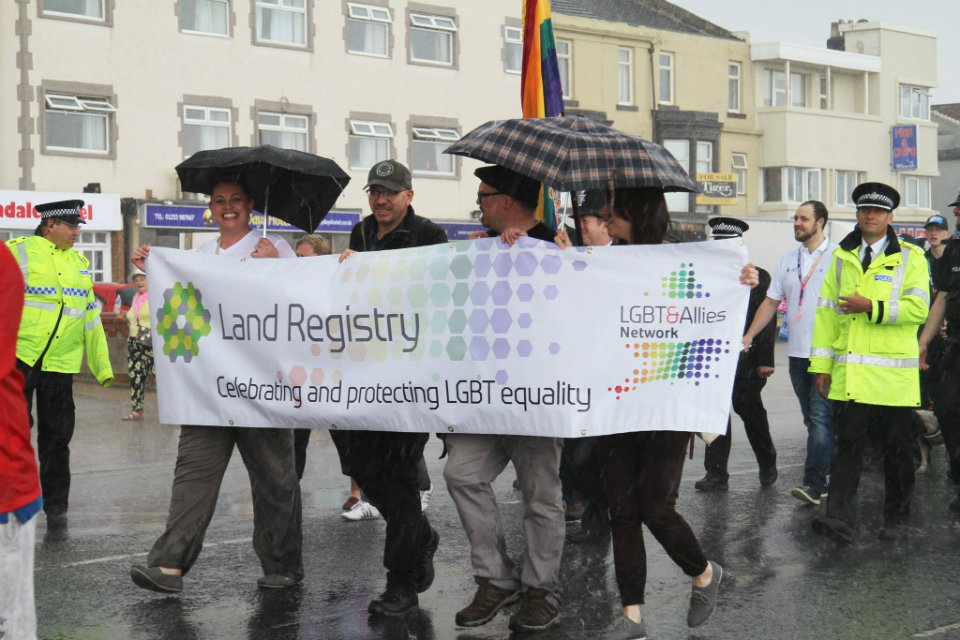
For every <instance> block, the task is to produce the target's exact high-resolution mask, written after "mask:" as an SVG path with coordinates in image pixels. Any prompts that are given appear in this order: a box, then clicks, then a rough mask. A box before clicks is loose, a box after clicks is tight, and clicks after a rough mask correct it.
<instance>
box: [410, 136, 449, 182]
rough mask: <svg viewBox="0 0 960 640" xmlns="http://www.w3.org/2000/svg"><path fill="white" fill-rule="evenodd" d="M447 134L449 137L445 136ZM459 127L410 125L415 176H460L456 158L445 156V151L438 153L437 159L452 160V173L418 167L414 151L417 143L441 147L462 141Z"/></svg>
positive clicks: (412, 164)
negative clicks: (445, 158)
mask: <svg viewBox="0 0 960 640" xmlns="http://www.w3.org/2000/svg"><path fill="white" fill-rule="evenodd" d="M444 134H447V135H444ZM460 136H461V134H460V131H459V127H454V126H446V125H441V124H427V123H417V124H413V123H411V125H410V171H411V173H413V174H414V175H420V176H427V177H433V178H455V177H457V174H458V164H457V160H456V157H455V156H452V155H449V154H447V155H446V156H444V155H443V151H442V150H441V151H440V152H438V153H437V157H438V158H440V157H447V158H449V159H450V171H440V170H430V169H420V168H418V167H417V166H416V163H415V160H416V155H415V153H414V150H415V148H416V145H417V143H420V144H430V145H434V146H439V145H443V144H446V146H450V144H452V143H454V142H456V141H457V140H459V139H460Z"/></svg>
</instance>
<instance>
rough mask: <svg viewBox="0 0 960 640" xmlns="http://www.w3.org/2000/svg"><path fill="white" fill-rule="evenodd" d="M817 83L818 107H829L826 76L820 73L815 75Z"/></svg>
mask: <svg viewBox="0 0 960 640" xmlns="http://www.w3.org/2000/svg"><path fill="white" fill-rule="evenodd" d="M816 81H817V85H819V87H820V108H821V109H829V108H830V98H829V95H828V93H827V76H825V75H824V74H822V73H818V74H817V75H816Z"/></svg>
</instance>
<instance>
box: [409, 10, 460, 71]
mask: <svg viewBox="0 0 960 640" xmlns="http://www.w3.org/2000/svg"><path fill="white" fill-rule="evenodd" d="M456 32H457V23H456V22H454V20H453V18H448V17H446V16H432V15H427V14H424V13H411V14H410V59H411V60H414V61H416V62H428V63H432V64H443V65H448V66H452V65H453V45H454V42H453V38H454V34H455V33H456Z"/></svg>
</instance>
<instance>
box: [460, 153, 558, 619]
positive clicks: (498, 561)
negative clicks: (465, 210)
mask: <svg viewBox="0 0 960 640" xmlns="http://www.w3.org/2000/svg"><path fill="white" fill-rule="evenodd" d="M475 173H476V175H477V177H478V178H480V180H481V183H480V187H479V188H478V191H477V203H478V204H479V205H480V208H481V210H482V211H483V218H482V221H483V224H484V225H486V226H487V227H489V228H490V230H491V232H494V233H499V234H501V237H503V238H504V241H506V242H508V243H511V244H512V243H513V242H514V241H516V239H517V237H519V236H520V235H529V236H530V237H533V238H539V239H541V240H552V239H553V237H554V236H555V235H556V232H554V231H553V230H552V229H550V228H549V227H547V226H546V225H544V224H543V223H539V222H537V220H536V216H535V213H534V211H535V210H536V206H537V197H538V196H537V194H538V193H539V189H540V185H539V184H537V183H536V182H535V181H533V180H530V179H529V178H525V177H524V176H521V175H520V174H517V173H515V172H513V171H510V170H509V169H505V168H503V167H499V166H492V167H481V168H479V169H477V170H476V172H475ZM444 442H445V444H446V447H447V453H448V457H447V465H446V467H445V468H444V471H443V477H444V479H445V480H446V481H447V490H448V491H449V492H450V497H451V498H452V499H453V503H454V505H456V507H457V513H459V514H460V521H461V522H462V523H463V528H464V529H465V531H466V534H467V539H468V540H469V541H470V562H471V565H472V567H473V573H474V580H475V581H476V583H477V585H478V588H477V591H476V594H475V596H474V598H473V601H472V602H471V603H470V604H469V605H467V606H466V607H465V608H464V609H462V610H460V611H458V612H457V614H456V618H455V621H456V624H457V625H458V626H461V627H478V626H480V625H483V624H486V623H487V622H489V621H490V620H492V619H493V618H494V617H495V616H496V615H497V612H499V611H500V609H502V608H503V607H505V606H507V605H509V604H511V603H513V602H516V601H517V600H520V601H521V604H520V609H519V611H518V612H517V613H516V614H514V615H513V616H512V617H511V618H510V628H511V629H512V630H514V631H517V632H529V631H539V630H541V629H546V628H547V627H550V626H552V625H553V624H555V623H556V622H557V621H558V620H559V617H560V609H559V607H560V556H561V554H562V552H563V535H564V526H565V525H564V516H563V499H562V498H561V492H560V477H559V467H560V448H561V439H560V438H549V437H538V436H519V435H517V436H514V435H487V434H458V433H448V434H446V435H445V437H444ZM508 462H513V466H514V468H515V469H516V471H517V479H518V480H519V484H520V491H521V493H522V496H523V528H524V533H525V534H526V536H525V537H526V554H525V555H524V558H523V566H522V569H520V568H519V567H517V566H516V565H515V564H514V563H513V561H512V560H511V559H510V557H509V556H508V555H507V546H506V542H505V540H504V534H503V524H502V522H501V520H500V509H499V507H498V506H497V499H496V495H495V494H494V491H493V487H492V486H491V485H492V483H493V481H494V480H496V478H497V477H498V476H499V475H500V473H501V472H502V471H503V470H504V468H505V467H506V466H507V463H508Z"/></svg>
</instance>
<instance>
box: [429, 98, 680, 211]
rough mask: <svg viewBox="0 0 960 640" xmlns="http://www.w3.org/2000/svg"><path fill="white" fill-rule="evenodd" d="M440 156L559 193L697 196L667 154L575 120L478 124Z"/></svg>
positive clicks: (638, 140) (605, 128) (650, 144)
mask: <svg viewBox="0 0 960 640" xmlns="http://www.w3.org/2000/svg"><path fill="white" fill-rule="evenodd" d="M444 153H450V154H454V155H460V156H466V157H468V158H474V159H476V160H481V161H483V162H490V163H493V164H499V165H501V166H504V167H507V168H508V169H513V170H514V171H516V172H517V173H521V174H523V175H525V176H528V177H530V178H533V179H535V180H537V181H539V182H542V183H544V184H547V185H550V186H551V187H553V188H554V189H559V190H560V191H577V190H580V189H610V188H613V187H659V188H661V189H663V190H664V191H693V192H696V191H698V189H697V185H696V183H695V182H694V181H692V180H691V179H690V176H688V175H687V172H686V171H685V170H684V169H683V167H682V166H680V163H679V162H677V160H676V158H674V157H673V156H672V155H670V152H669V151H667V150H666V149H664V148H663V147H662V146H660V145H659V144H656V143H655V142H648V141H647V140H644V139H642V138H638V137H637V136H632V135H630V134H627V133H623V132H622V131H618V130H616V129H614V128H613V127H608V126H607V125H604V124H600V123H599V122H595V121H593V120H589V119H587V118H582V117H579V116H561V117H558V118H516V119H513V120H491V121H490V122H487V123H486V124H482V125H480V126H479V127H477V128H476V129H474V130H473V131H471V132H470V133H468V134H466V135H465V136H463V137H462V138H461V139H460V140H459V141H457V142H455V143H453V144H452V145H450V146H449V147H447V149H446V151H444Z"/></svg>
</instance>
